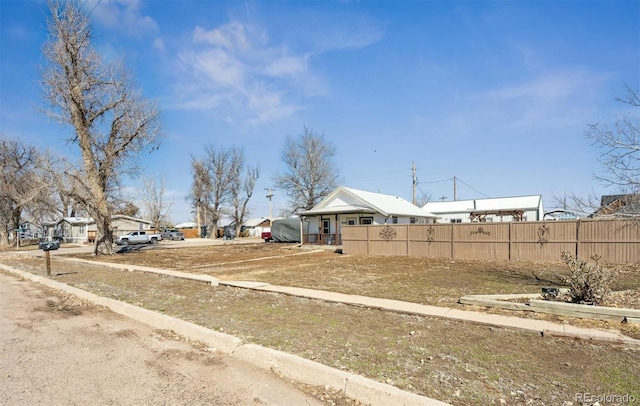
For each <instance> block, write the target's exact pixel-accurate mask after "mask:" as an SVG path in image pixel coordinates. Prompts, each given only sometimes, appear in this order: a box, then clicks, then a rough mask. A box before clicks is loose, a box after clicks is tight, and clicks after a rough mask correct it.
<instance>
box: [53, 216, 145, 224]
mask: <svg viewBox="0 0 640 406" xmlns="http://www.w3.org/2000/svg"><path fill="white" fill-rule="evenodd" d="M111 219H127V220H131V221H137V222H139V223H145V224H151V222H150V221H149V220H144V219H139V218H136V217H131V216H125V215H122V214H114V215H113V216H111ZM63 221H64V222H65V223H69V224H93V223H95V220H94V219H93V218H91V217H63V218H61V219H58V220H54V221H48V222H44V223H42V225H45V226H54V225H56V224H58V223H61V222H63Z"/></svg>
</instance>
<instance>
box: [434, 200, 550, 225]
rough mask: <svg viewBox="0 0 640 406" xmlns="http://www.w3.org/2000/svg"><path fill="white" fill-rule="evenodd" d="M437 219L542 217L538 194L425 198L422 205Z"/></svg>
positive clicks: (442, 221) (495, 219)
mask: <svg viewBox="0 0 640 406" xmlns="http://www.w3.org/2000/svg"><path fill="white" fill-rule="evenodd" d="M422 208H423V209H424V210H426V211H428V212H431V213H433V214H435V215H437V216H438V217H440V219H439V220H438V222H439V223H472V222H487V223H489V222H503V221H542V220H543V216H544V210H543V209H542V196H541V195H532V196H518V197H499V198H487V199H475V200H455V201H448V202H429V203H427V204H425V205H424V206H423V207H422Z"/></svg>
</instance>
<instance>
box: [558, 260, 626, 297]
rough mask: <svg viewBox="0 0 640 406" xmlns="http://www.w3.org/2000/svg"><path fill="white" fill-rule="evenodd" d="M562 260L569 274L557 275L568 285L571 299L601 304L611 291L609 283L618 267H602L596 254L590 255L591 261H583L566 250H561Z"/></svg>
mask: <svg viewBox="0 0 640 406" xmlns="http://www.w3.org/2000/svg"><path fill="white" fill-rule="evenodd" d="M562 260H563V261H564V262H565V264H567V266H568V267H569V270H570V271H571V274H570V275H569V277H566V276H563V275H557V277H558V278H560V279H561V280H562V282H563V283H565V284H567V285H568V286H569V295H570V296H571V299H572V301H573V302H577V303H593V304H595V305H601V304H602V303H603V302H604V299H605V298H606V296H607V295H608V294H609V293H610V292H611V284H612V283H613V282H614V281H615V279H616V276H617V274H618V268H617V267H616V268H611V269H610V268H605V267H603V266H602V265H600V263H599V262H598V261H599V260H600V257H599V256H597V255H594V256H592V257H591V260H592V261H585V260H582V259H579V258H578V257H577V256H574V255H572V254H570V253H569V252H568V251H562Z"/></svg>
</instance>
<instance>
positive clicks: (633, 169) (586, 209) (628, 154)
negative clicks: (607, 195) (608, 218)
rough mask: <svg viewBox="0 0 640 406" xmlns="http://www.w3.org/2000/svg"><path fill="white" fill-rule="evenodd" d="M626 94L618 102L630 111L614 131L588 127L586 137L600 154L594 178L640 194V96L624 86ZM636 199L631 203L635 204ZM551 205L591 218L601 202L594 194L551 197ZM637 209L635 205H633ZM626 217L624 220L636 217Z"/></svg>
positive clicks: (591, 125)
mask: <svg viewBox="0 0 640 406" xmlns="http://www.w3.org/2000/svg"><path fill="white" fill-rule="evenodd" d="M625 90H626V94H625V96H624V97H622V98H618V99H617V100H618V101H620V102H622V103H624V104H626V105H627V106H629V107H630V108H631V111H630V112H629V113H627V114H626V115H624V116H622V117H619V118H617V119H616V121H615V125H614V126H613V128H612V127H611V126H609V125H607V124H600V123H591V124H588V128H587V132H586V134H585V135H586V137H587V139H589V140H590V141H591V143H592V144H593V145H594V146H596V147H597V148H599V149H601V150H602V155H601V157H600V159H599V160H598V161H599V163H600V164H601V166H602V171H601V172H599V173H595V174H594V177H595V178H596V179H597V180H599V181H600V182H602V183H603V184H604V185H606V186H614V187H617V188H618V189H619V190H620V191H621V193H629V194H639V193H640V121H639V120H638V117H639V115H638V113H639V112H640V111H639V110H637V109H638V108H640V95H639V94H638V91H637V90H633V89H632V88H631V87H629V86H628V85H625ZM637 200H638V199H637V198H635V199H631V201H634V202H635V201H637ZM554 204H555V205H556V207H557V208H558V209H559V210H564V211H569V212H573V213H575V214H577V215H583V216H584V215H591V214H593V213H595V212H596V211H597V210H598V208H600V207H601V205H602V202H601V199H600V197H599V196H596V194H595V193H594V192H592V193H590V194H588V195H586V196H583V195H579V194H575V193H570V194H568V195H565V196H563V197H561V198H560V197H557V196H555V197H554ZM635 204H636V205H637V203H635ZM633 213H634V212H633V211H632V212H631V213H628V216H627V217H631V218H630V219H633V217H636V218H637V217H638V214H637V213H636V214H635V215H634V214H633Z"/></svg>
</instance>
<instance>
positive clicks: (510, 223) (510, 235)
mask: <svg viewBox="0 0 640 406" xmlns="http://www.w3.org/2000/svg"><path fill="white" fill-rule="evenodd" d="M512 226H513V221H510V222H509V253H508V257H509V262H511V248H512V245H513V238H512V235H513V234H511V231H512V230H511V227H512Z"/></svg>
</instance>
